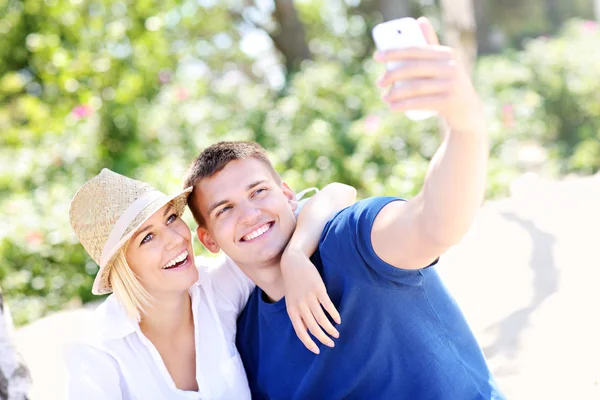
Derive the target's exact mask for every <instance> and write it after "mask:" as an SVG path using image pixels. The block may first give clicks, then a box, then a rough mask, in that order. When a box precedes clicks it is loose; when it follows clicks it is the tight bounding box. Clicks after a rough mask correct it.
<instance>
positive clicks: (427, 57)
mask: <svg viewBox="0 0 600 400" xmlns="http://www.w3.org/2000/svg"><path fill="white" fill-rule="evenodd" d="M418 22H419V24H420V26H421V29H422V31H423V34H424V35H425V38H426V39H427V43H428V45H427V46H420V47H411V48H406V49H398V50H389V51H386V52H378V53H376V54H375V60H376V61H378V62H381V63H388V62H400V63H401V64H400V65H399V66H397V67H396V68H394V69H392V70H390V71H387V72H386V73H385V74H384V75H383V76H382V78H381V79H380V80H379V81H378V85H379V86H380V87H382V88H385V87H389V86H391V88H390V89H389V91H387V93H386V94H385V95H384V97H383V100H384V101H385V102H386V103H388V104H389V105H390V107H391V108H392V109H394V110H397V111H407V110H434V111H437V112H438V113H439V114H440V116H442V117H444V118H445V120H446V122H447V123H448V125H449V128H450V130H451V131H456V132H479V131H481V130H482V128H483V127H485V119H484V118H483V107H482V104H481V101H480V100H479V96H478V95H477V93H476V92H475V89H474V88H473V85H472V83H471V79H470V77H469V75H468V74H467V72H466V71H465V69H464V68H463V67H462V65H460V63H459V62H458V60H457V58H456V55H455V53H454V51H453V50H452V49H451V48H449V47H446V46H440V43H439V40H438V37H437V35H436V33H435V31H434V29H433V27H432V26H431V23H430V22H429V20H427V18H424V17H421V18H419V20H418Z"/></svg>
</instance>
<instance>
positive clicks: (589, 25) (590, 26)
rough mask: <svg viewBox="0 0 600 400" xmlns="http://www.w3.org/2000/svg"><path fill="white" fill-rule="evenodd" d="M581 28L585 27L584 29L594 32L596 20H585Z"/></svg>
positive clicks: (596, 26)
mask: <svg viewBox="0 0 600 400" xmlns="http://www.w3.org/2000/svg"><path fill="white" fill-rule="evenodd" d="M583 28H584V29H586V30H588V31H591V32H594V31H596V29H598V22H596V21H585V22H584V23H583Z"/></svg>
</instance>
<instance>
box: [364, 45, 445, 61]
mask: <svg viewBox="0 0 600 400" xmlns="http://www.w3.org/2000/svg"><path fill="white" fill-rule="evenodd" d="M452 56H453V50H452V48H451V47H447V46H413V47H403V48H401V49H391V50H386V51H377V52H376V53H375V60H376V61H379V62H384V63H386V62H394V61H408V60H434V61H435V60H448V59H451V58H452Z"/></svg>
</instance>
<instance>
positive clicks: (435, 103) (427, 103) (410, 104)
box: [390, 92, 450, 111]
mask: <svg viewBox="0 0 600 400" xmlns="http://www.w3.org/2000/svg"><path fill="white" fill-rule="evenodd" d="M449 96H450V93H448V92H444V93H438V94H434V95H428V96H420V97H412V98H410V99H404V100H400V101H396V102H393V103H391V104H390V107H391V108H392V109H393V110H396V111H407V110H434V111H440V110H441V108H442V107H443V105H444V104H445V102H446V101H447V100H448V97H449Z"/></svg>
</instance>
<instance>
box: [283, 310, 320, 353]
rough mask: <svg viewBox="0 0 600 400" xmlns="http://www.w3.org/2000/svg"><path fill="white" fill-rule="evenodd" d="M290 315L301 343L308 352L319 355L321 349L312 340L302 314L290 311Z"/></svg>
mask: <svg viewBox="0 0 600 400" xmlns="http://www.w3.org/2000/svg"><path fill="white" fill-rule="evenodd" d="M288 314H289V316H290V320H291V321H292V326H293V327H294V331H295V332H296V336H298V339H300V341H301V342H302V343H303V344H304V346H305V347H306V348H307V349H308V350H310V351H312V352H313V353H315V354H319V353H320V351H319V348H318V347H317V345H316V344H315V342H314V341H313V340H312V339H311V338H310V335H309V334H308V330H307V328H306V325H304V322H303V321H302V317H301V316H300V314H299V313H298V312H297V311H290V310H289V309H288Z"/></svg>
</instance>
